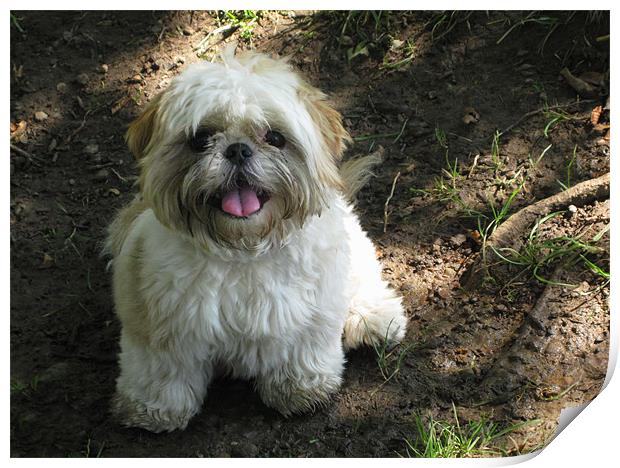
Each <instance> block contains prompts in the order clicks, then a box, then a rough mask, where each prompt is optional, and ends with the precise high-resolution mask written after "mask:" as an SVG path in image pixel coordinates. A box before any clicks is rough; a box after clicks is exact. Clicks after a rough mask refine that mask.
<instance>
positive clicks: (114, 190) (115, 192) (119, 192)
mask: <svg viewBox="0 0 620 468" xmlns="http://www.w3.org/2000/svg"><path fill="white" fill-rule="evenodd" d="M108 192H109V193H111V194H112V195H114V196H116V197H118V196H119V195H120V194H121V191H120V190H119V189H117V188H114V187H112V188H111V189H110V190H108Z"/></svg>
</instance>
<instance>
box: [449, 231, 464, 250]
mask: <svg viewBox="0 0 620 468" xmlns="http://www.w3.org/2000/svg"><path fill="white" fill-rule="evenodd" d="M466 240H467V236H466V235H465V234H457V235H455V236H452V237H450V242H452V244H454V245H455V246H457V247H458V246H459V245H462V244H463V243H464V242H465V241H466Z"/></svg>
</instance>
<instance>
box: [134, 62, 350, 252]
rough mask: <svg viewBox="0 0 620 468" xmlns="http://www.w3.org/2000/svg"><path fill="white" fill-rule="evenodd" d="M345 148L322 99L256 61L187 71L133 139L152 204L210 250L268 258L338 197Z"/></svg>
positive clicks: (289, 75) (284, 69)
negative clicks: (238, 251)
mask: <svg viewBox="0 0 620 468" xmlns="http://www.w3.org/2000/svg"><path fill="white" fill-rule="evenodd" d="M348 139H349V136H348V134H347V133H346V131H345V130H344V128H343V126H342V119H341V116H340V114H339V113H338V112H336V111H335V110H334V109H333V108H332V107H331V106H330V105H329V104H328V103H327V102H326V100H325V95H324V94H323V93H321V92H320V91H318V90H317V89H315V88H313V87H311V86H310V85H308V84H307V83H306V82H305V81H304V80H303V79H301V78H300V77H299V75H297V74H296V73H295V72H293V71H292V70H291V67H290V66H289V65H288V64H287V63H286V62H285V61H283V60H274V59H271V58H268V57H266V56H264V55H260V54H246V55H245V56H241V57H233V56H232V53H229V54H228V55H227V56H225V57H224V63H222V64H214V63H208V62H204V63H200V64H195V65H193V66H190V67H188V69H187V70H186V71H185V72H184V73H182V74H181V75H180V76H179V77H177V78H176V80H175V81H174V82H173V83H172V84H171V85H170V87H169V88H168V89H167V90H166V91H164V92H163V93H161V94H160V95H158V96H156V97H155V98H154V99H153V100H152V101H151V103H150V104H149V106H148V107H147V109H146V110H145V111H144V113H143V114H142V115H141V116H140V117H138V119H136V120H135V121H134V122H133V123H132V124H131V126H130V128H129V131H128V132H127V142H128V145H129V147H130V149H131V151H132V152H133V153H134V155H135V156H136V158H137V159H139V161H140V165H141V175H140V186H141V191H142V195H143V197H144V199H145V201H146V203H147V204H148V205H149V206H150V207H151V208H152V209H153V210H154V212H155V214H156V216H157V218H158V219H159V221H160V222H161V223H163V224H164V225H165V226H167V227H169V228H171V229H174V230H177V231H180V232H183V233H184V234H186V235H189V236H191V237H192V238H193V239H195V240H196V241H197V242H198V243H200V244H201V245H203V246H205V247H207V248H208V247H209V246H213V245H219V246H221V247H224V248H227V249H242V250H246V251H254V252H262V251H264V250H266V249H268V248H270V247H271V246H272V245H274V242H280V241H282V240H283V239H284V238H285V237H286V236H287V235H288V234H289V233H290V232H292V230H294V229H300V228H301V227H302V226H303V223H304V221H305V220H306V219H307V218H308V216H312V215H316V214H320V212H321V209H322V208H323V207H324V206H325V204H326V203H327V202H328V201H329V200H330V199H331V198H332V197H333V196H334V193H335V191H337V190H340V189H341V180H340V176H339V173H338V168H337V162H338V160H339V159H340V157H341V155H342V152H343V150H344V144H345V142H346V141H347V140H348Z"/></svg>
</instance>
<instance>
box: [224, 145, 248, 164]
mask: <svg viewBox="0 0 620 468" xmlns="http://www.w3.org/2000/svg"><path fill="white" fill-rule="evenodd" d="M253 154H254V153H253V152H252V148H250V147H249V146H248V145H246V144H245V143H233V144H232V145H230V146H229V147H228V148H226V152H225V153H224V156H226V159H229V160H230V162H232V163H234V164H243V163H244V162H245V160H246V159H249V158H251V157H252V155H253Z"/></svg>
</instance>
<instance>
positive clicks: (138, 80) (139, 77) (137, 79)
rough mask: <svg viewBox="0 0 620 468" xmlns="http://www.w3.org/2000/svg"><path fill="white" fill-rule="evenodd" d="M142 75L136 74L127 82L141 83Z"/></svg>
mask: <svg viewBox="0 0 620 468" xmlns="http://www.w3.org/2000/svg"><path fill="white" fill-rule="evenodd" d="M142 80H143V78H142V75H140V74H136V75H134V76H132V77H131V78H130V79H129V83H142Z"/></svg>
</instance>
